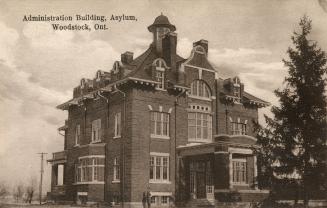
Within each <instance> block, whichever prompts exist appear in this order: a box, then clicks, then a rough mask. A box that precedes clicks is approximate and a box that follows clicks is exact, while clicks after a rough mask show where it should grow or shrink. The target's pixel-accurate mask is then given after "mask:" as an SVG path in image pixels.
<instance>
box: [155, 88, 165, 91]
mask: <svg viewBox="0 0 327 208" xmlns="http://www.w3.org/2000/svg"><path fill="white" fill-rule="evenodd" d="M156 90H159V91H167V90H166V89H162V88H156Z"/></svg>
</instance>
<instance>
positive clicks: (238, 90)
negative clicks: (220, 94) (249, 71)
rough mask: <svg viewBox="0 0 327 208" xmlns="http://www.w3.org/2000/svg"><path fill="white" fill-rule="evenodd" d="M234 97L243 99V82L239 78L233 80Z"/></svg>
mask: <svg viewBox="0 0 327 208" xmlns="http://www.w3.org/2000/svg"><path fill="white" fill-rule="evenodd" d="M233 95H234V96H235V97H238V98H240V97H241V82H240V78H238V77H235V78H234V79H233Z"/></svg>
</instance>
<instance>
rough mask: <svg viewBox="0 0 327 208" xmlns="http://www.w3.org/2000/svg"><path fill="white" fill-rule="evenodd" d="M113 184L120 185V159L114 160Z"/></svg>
mask: <svg viewBox="0 0 327 208" xmlns="http://www.w3.org/2000/svg"><path fill="white" fill-rule="evenodd" d="M112 183H120V161H119V157H115V158H114V163H113V180H112Z"/></svg>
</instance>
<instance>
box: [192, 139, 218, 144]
mask: <svg viewBox="0 0 327 208" xmlns="http://www.w3.org/2000/svg"><path fill="white" fill-rule="evenodd" d="M188 142H189V143H211V142H212V139H188Z"/></svg>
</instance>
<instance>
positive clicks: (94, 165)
mask: <svg viewBox="0 0 327 208" xmlns="http://www.w3.org/2000/svg"><path fill="white" fill-rule="evenodd" d="M103 181H104V156H96V157H94V156H93V157H83V158H80V159H79V160H78V163H76V164H75V182H76V183H79V182H103Z"/></svg>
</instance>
